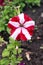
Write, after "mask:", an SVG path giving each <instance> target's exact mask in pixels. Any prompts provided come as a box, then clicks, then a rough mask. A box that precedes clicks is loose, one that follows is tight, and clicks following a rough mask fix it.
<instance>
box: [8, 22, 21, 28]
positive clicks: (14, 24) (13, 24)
mask: <svg viewBox="0 0 43 65" xmlns="http://www.w3.org/2000/svg"><path fill="white" fill-rule="evenodd" d="M9 24H11V25H12V26H14V27H19V25H20V24H19V23H18V22H12V21H9Z"/></svg>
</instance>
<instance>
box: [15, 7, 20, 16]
mask: <svg viewBox="0 0 43 65" xmlns="http://www.w3.org/2000/svg"><path fill="white" fill-rule="evenodd" d="M14 8H15V10H16V14H17V15H19V14H20V6H16V7H14Z"/></svg>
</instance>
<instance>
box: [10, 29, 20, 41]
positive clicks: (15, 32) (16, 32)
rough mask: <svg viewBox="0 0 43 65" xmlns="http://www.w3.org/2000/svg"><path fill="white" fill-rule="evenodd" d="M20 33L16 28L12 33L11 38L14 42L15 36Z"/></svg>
mask: <svg viewBox="0 0 43 65" xmlns="http://www.w3.org/2000/svg"><path fill="white" fill-rule="evenodd" d="M20 32H21V28H17V29H16V30H15V31H14V33H13V34H12V35H11V37H12V38H14V40H16V38H17V36H18V35H19V33H20Z"/></svg>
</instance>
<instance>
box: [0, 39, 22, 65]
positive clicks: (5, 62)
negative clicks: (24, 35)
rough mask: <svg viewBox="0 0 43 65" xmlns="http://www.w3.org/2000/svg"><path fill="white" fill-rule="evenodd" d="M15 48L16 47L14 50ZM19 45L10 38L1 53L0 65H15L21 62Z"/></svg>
mask: <svg viewBox="0 0 43 65" xmlns="http://www.w3.org/2000/svg"><path fill="white" fill-rule="evenodd" d="M16 46H17V47H18V48H17V49H16ZM19 47H20V43H19V42H18V41H14V40H13V39H12V38H10V41H9V44H8V45H7V47H6V48H5V49H4V50H3V52H2V59H1V60H0V65H17V64H18V63H20V61H21V60H22V58H21V55H20V53H21V51H22V49H21V48H19Z"/></svg>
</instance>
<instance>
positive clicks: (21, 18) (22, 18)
mask: <svg viewBox="0 0 43 65" xmlns="http://www.w3.org/2000/svg"><path fill="white" fill-rule="evenodd" d="M18 16H19V19H20V23H21V24H23V23H24V21H25V19H24V14H23V13H21V14H19V15H18Z"/></svg>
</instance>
